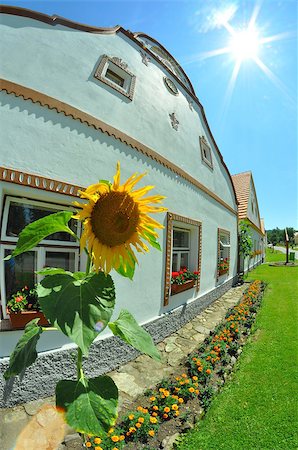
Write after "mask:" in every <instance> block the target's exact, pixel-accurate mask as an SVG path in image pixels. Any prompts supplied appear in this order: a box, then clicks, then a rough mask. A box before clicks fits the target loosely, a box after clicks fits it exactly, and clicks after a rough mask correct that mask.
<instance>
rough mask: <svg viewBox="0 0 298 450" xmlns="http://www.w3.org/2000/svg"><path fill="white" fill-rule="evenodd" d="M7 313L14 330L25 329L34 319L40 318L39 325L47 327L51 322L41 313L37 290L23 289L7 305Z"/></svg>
mask: <svg viewBox="0 0 298 450" xmlns="http://www.w3.org/2000/svg"><path fill="white" fill-rule="evenodd" d="M7 313H8V314H9V319H10V323H11V326H12V328H13V329H14V330H18V329H23V328H25V325H26V324H27V323H28V322H30V321H31V320H33V319H37V318H38V317H39V319H40V320H39V322H38V323H39V325H41V326H47V325H49V322H48V321H47V319H46V318H45V316H44V315H43V313H42V311H40V307H39V303H38V298H37V294H36V290H35V288H34V289H31V290H30V289H29V288H28V287H27V286H25V287H23V288H22V289H21V291H18V292H17V293H16V294H14V295H13V296H12V297H11V299H10V300H9V301H8V303H7Z"/></svg>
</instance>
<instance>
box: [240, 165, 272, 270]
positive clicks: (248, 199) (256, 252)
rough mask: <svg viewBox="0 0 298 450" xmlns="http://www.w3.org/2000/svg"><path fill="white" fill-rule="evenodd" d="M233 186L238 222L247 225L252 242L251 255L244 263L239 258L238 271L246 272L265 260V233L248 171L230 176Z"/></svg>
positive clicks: (252, 182) (250, 174) (251, 178)
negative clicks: (236, 202)
mask: <svg viewBox="0 0 298 450" xmlns="http://www.w3.org/2000/svg"><path fill="white" fill-rule="evenodd" d="M232 180H233V184H234V187H235V191H236V196H237V200H238V220H239V222H240V221H244V222H245V223H247V224H248V225H249V230H250V235H251V238H252V241H253V248H252V253H251V256H250V257H249V258H246V259H245V261H244V260H243V257H242V256H240V261H239V270H240V272H246V271H247V270H250V269H252V268H253V267H255V266H257V265H258V264H260V263H261V262H263V261H264V258H265V248H266V232H265V227H264V219H261V218H260V213H259V206H258V199H257V194H256V189H255V185H254V181H253V176H252V173H251V172H250V171H248V172H242V173H238V174H236V175H232Z"/></svg>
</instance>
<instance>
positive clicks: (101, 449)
mask: <svg viewBox="0 0 298 450" xmlns="http://www.w3.org/2000/svg"><path fill="white" fill-rule="evenodd" d="M94 450H103V448H102V447H94Z"/></svg>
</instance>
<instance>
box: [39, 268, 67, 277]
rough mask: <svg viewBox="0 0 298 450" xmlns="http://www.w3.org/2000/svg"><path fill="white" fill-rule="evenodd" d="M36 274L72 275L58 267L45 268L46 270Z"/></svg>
mask: <svg viewBox="0 0 298 450" xmlns="http://www.w3.org/2000/svg"><path fill="white" fill-rule="evenodd" d="M35 273H37V274H38V275H45V276H46V275H57V274H59V273H66V274H68V275H72V272H68V271H66V270H64V269H59V268H56V267H45V268H44V269H41V270H37V271H36V272H35Z"/></svg>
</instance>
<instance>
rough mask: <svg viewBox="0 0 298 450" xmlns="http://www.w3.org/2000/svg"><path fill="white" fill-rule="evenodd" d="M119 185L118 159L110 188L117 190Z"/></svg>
mask: <svg viewBox="0 0 298 450" xmlns="http://www.w3.org/2000/svg"><path fill="white" fill-rule="evenodd" d="M119 185H120V162H119V161H118V162H117V170H116V175H114V183H113V186H112V189H113V190H114V191H118V189H119Z"/></svg>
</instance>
